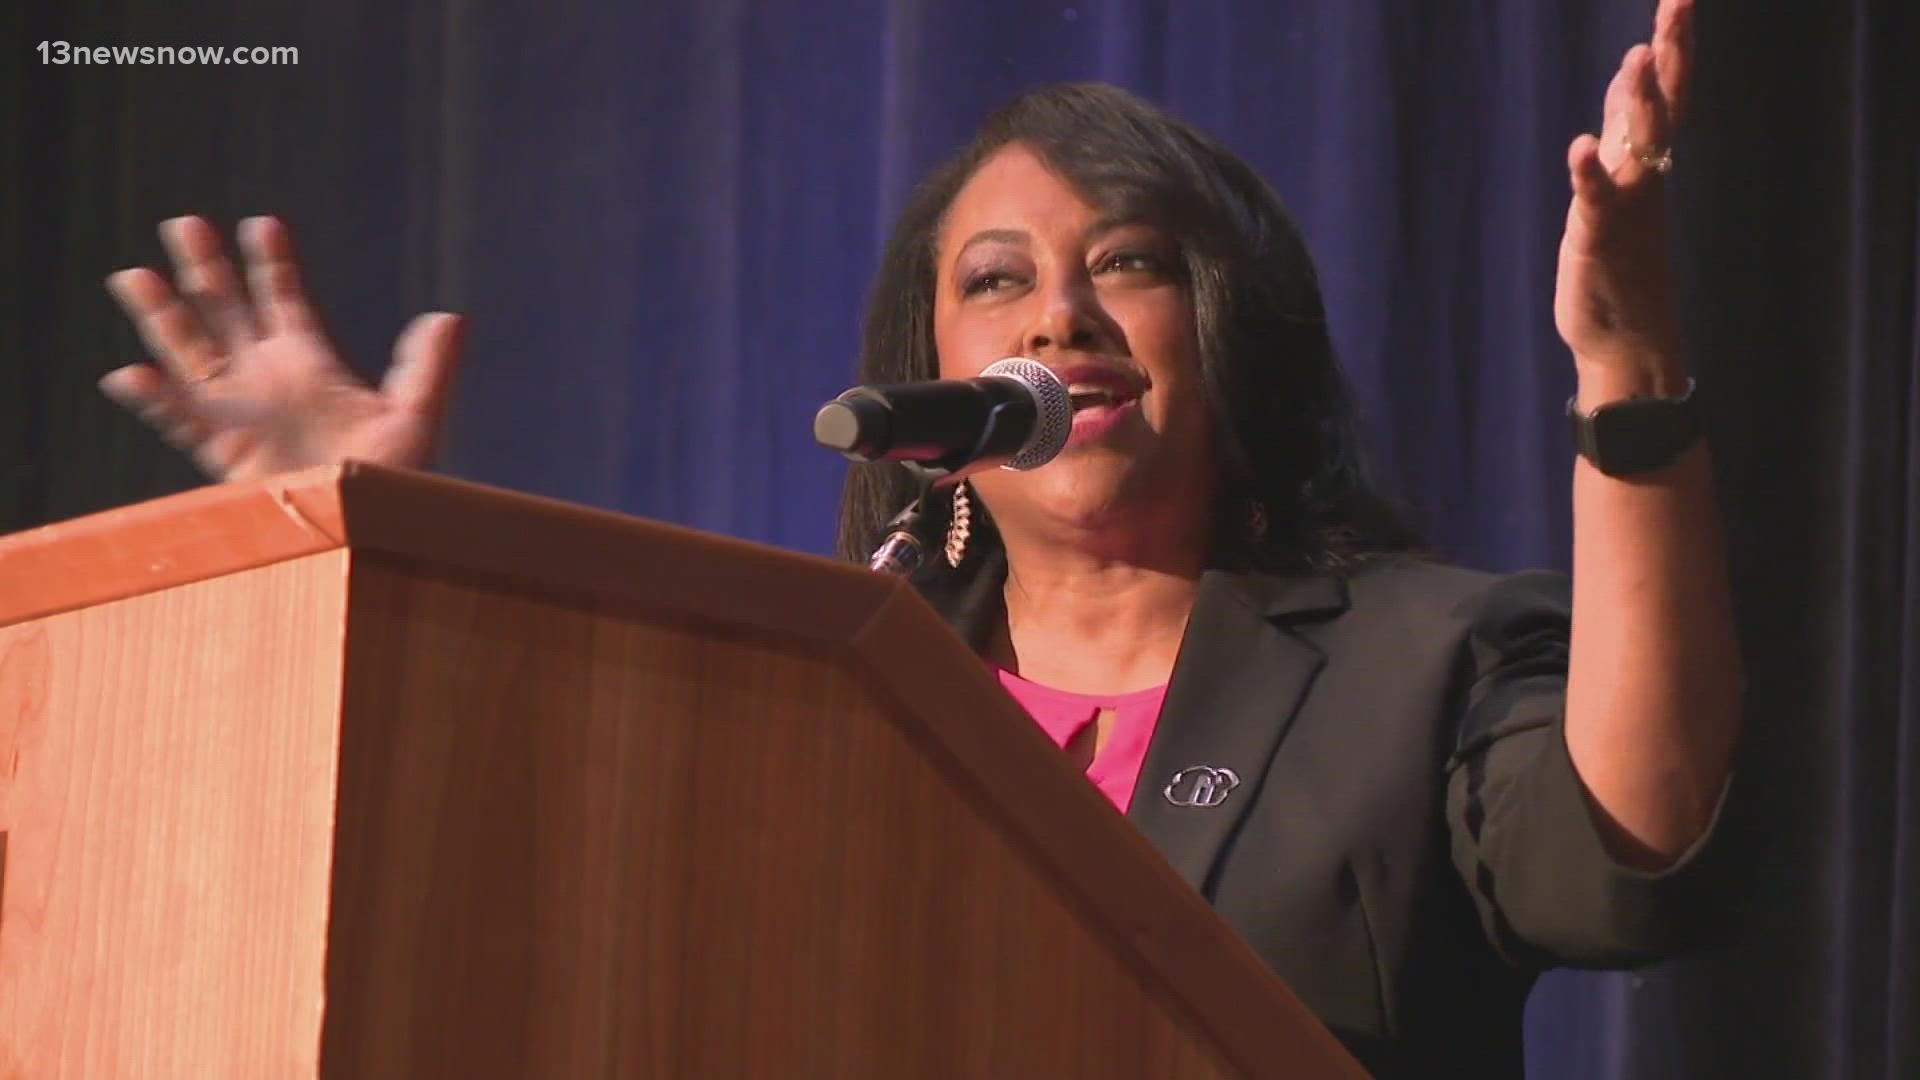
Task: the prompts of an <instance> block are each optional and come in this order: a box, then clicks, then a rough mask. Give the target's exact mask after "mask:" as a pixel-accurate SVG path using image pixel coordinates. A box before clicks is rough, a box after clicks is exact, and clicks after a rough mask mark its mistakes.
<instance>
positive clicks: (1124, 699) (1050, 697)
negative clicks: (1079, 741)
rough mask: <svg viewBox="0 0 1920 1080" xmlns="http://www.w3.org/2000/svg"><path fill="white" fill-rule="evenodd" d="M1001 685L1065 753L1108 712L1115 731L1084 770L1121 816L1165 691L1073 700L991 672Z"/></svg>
mask: <svg viewBox="0 0 1920 1080" xmlns="http://www.w3.org/2000/svg"><path fill="white" fill-rule="evenodd" d="M993 670H994V674H995V675H998V676H999V678H1000V685H1001V686H1003V687H1005V688H1006V691H1007V693H1008V694H1011V695H1012V696H1013V699H1014V700H1015V701H1017V702H1019V703H1020V707H1021V708H1023V709H1025V710H1027V715H1029V716H1031V717H1033V719H1034V721H1035V722H1036V723H1038V724H1039V725H1040V729H1041V730H1042V731H1045V732H1046V733H1047V736H1048V737H1049V738H1051V739H1052V740H1053V744H1054V745H1055V746H1058V747H1061V748H1062V749H1065V748H1066V746H1067V745H1068V744H1069V743H1071V742H1072V741H1073V738H1074V736H1076V735H1078V734H1079V733H1080V732H1081V730H1082V729H1084V728H1085V727H1086V726H1087V725H1088V724H1091V723H1093V721H1094V718H1095V717H1097V716H1098V715H1099V714H1100V710H1102V709H1112V710H1113V713H1114V717H1113V730H1112V731H1111V732H1109V733H1108V735H1107V745H1105V746H1103V747H1101V748H1100V752H1099V753H1097V754H1095V755H1094V758H1093V763H1092V764H1091V765H1088V766H1087V779H1089V780H1091V781H1093V786H1094V787H1097V788H1099V789H1100V792H1101V794H1103V795H1105V796H1106V797H1107V799H1108V800H1109V801H1111V802H1112V803H1113V805H1114V806H1116V807H1118V808H1119V809H1120V812H1121V813H1123V814H1124V813H1126V812H1127V805H1128V804H1129V803H1131V802H1132V801H1133V787H1134V784H1135V783H1136V782H1137V781H1138V780H1139V779H1140V766H1141V765H1142V764H1143V763H1145V761H1146V760H1147V743H1148V742H1149V741H1151V740H1152V739H1153V727H1154V725H1155V724H1157V723H1159V721H1160V706H1161V704H1162V703H1163V702H1165V701H1166V698H1167V688H1166V686H1165V685H1161V686H1155V687H1152V688H1150V689H1147V690H1135V691H1133V692H1132V693H1128V694H1074V693H1069V692H1067V691H1065V690H1055V689H1054V688H1052V687H1050V686H1041V685H1040V684H1039V683H1036V682H1030V681H1028V680H1026V679H1023V678H1021V677H1020V676H1018V675H1015V674H1014V673H1013V672H1011V671H1008V670H1006V669H1005V668H1001V667H999V666H997V665H996V666H995V667H994V669H993Z"/></svg>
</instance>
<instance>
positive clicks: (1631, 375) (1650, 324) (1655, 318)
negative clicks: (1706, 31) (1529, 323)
mask: <svg viewBox="0 0 1920 1080" xmlns="http://www.w3.org/2000/svg"><path fill="white" fill-rule="evenodd" d="M1692 66H1693V0H1661V3H1660V7H1659V10H1658V11H1657V12H1656V13H1655V14H1654V19H1653V43H1652V44H1651V45H1646V44H1642V45H1635V46H1634V47H1633V48H1632V49H1630V50H1628V52H1627V55H1626V57H1625V58H1624V59H1622V60H1621V62H1620V70H1619V72H1618V73H1616V74H1615V75H1614V77H1613V82H1612V83H1611V84H1609V85H1608V87H1607V97H1606V103H1605V108H1606V113H1605V119H1604V121H1603V123H1602V126H1601V130H1600V135H1599V137H1598V138H1596V137H1594V136H1592V135H1581V136H1580V137H1579V138H1577V139H1575V140H1574V141H1573V145H1572V146H1571V147H1569V148H1568V151H1567V166H1568V169H1569V171H1570V172H1571V174H1572V179H1573V202H1572V205H1571V206H1570V207H1569V208H1568V210H1567V231H1566V234H1565V235H1564V236H1563V237H1562V238H1561V241H1560V269H1559V282H1558V286H1557V289H1556V291H1555V294H1554V300H1553V317H1554V323H1555V325H1556V326H1557V327H1558V328H1559V331H1560V336H1561V337H1562V338H1563V339H1564V340H1565V341H1566V343H1567V346H1568V347H1569V348H1571V349H1572V350H1573V356H1574V361H1575V365H1576V367H1577V368H1579V370H1580V374H1581V380H1582V383H1583V386H1584V384H1585V383H1587V382H1588V381H1589V377H1592V378H1593V379H1594V380H1597V381H1604V382H1606V383H1608V384H1621V385H1643V386H1645V387H1646V389H1647V391H1648V392H1652V393H1659V394H1669V393H1677V392H1678V388H1677V386H1676V385H1675V384H1676V383H1678V382H1679V381H1680V379H1681V362H1680V355H1679V353H1680V331H1679V317H1678V313H1677V310H1676V309H1677V300H1676V296H1675V288H1674V280H1673V273H1672V268H1671V266H1670V265H1669V263H1668V239H1667V208H1666V172H1667V169H1668V168H1670V167H1671V164H1672V160H1673V159H1672V157H1671V152H1670V150H1669V148H1670V147H1671V146H1672V139H1673V134H1674V132H1675V131H1677V130H1678V129H1679V126H1680V119H1681V115H1682V113H1683V112H1684V111H1685V107H1686V93H1687V80H1688V76H1689V75H1690V74H1691V69H1692Z"/></svg>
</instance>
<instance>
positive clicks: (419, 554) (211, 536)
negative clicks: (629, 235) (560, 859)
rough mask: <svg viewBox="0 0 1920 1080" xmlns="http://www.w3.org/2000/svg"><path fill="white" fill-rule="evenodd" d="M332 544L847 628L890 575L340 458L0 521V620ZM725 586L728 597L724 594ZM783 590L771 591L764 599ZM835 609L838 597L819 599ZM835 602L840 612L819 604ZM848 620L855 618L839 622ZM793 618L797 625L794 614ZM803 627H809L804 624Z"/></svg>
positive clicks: (535, 583)
mask: <svg viewBox="0 0 1920 1080" xmlns="http://www.w3.org/2000/svg"><path fill="white" fill-rule="evenodd" d="M339 548H347V549H350V550H353V551H356V552H361V551H364V552H378V553H382V554H386V555H392V556H398V557H400V558H403V559H407V560H411V561H413V562H415V563H418V564H425V565H429V566H443V567H445V568H447V569H450V570H456V571H467V572H472V573H480V574H486V575H489V576H493V577H498V578H504V579H507V580H512V581H514V582H516V583H517V584H520V585H524V586H530V587H533V588H535V589H541V588H544V587H551V588H552V589H554V590H556V591H564V592H569V593H575V594H579V593H585V594H588V595H593V596H605V597H608V598H626V599H630V600H636V601H640V602H643V603H649V604H664V605H666V606H668V607H672V608H687V607H689V606H691V607H692V608H693V609H694V610H689V611H687V612H686V613H688V614H697V613H698V612H699V609H702V608H709V607H716V606H717V608H718V609H719V610H717V611H714V612H713V614H716V615H725V614H726V613H727V611H728V610H729V609H732V610H733V613H734V614H736V615H740V616H750V615H752V604H751V603H750V602H751V601H752V600H755V599H757V600H758V601H759V603H760V604H761V605H762V606H765V605H768V604H769V602H770V601H773V600H775V599H776V598H777V597H778V596H779V595H780V594H784V593H791V592H793V591H795V590H797V591H798V592H799V593H801V594H804V595H805V596H806V598H807V599H809V600H811V601H815V602H818V601H820V600H821V599H822V598H823V597H834V598H837V600H836V602H835V603H831V604H829V605H828V609H827V610H826V611H815V612H814V613H813V614H814V616H815V617H816V618H818V617H825V618H826V621H827V622H829V623H832V624H834V625H833V626H831V628H829V627H826V626H821V627H819V628H818V629H819V630H823V631H825V632H828V633H841V634H846V633H851V632H852V631H853V630H854V629H857V626H858V625H859V622H860V621H863V620H864V619H865V618H866V617H870V616H871V614H872V613H873V611H874V610H876V609H877V608H878V606H879V604H880V603H881V602H882V600H883V599H884V598H885V596H886V595H887V594H889V593H891V592H893V591H895V590H897V589H901V588H905V586H904V584H903V583H900V582H897V581H893V580H891V579H886V578H882V577H880V576H878V575H875V574H872V573H869V572H868V571H866V570H864V569H862V568H859V567H853V566H849V565H846V564H843V563H838V562H835V561H832V560H828V559H822V558H819V557H817V556H813V555H806V554H801V553H798V552H791V551H784V550H780V549H777V548H772V547H767V546H765V545H760V544H754V543H751V542H748V541H745V540H739V539H735V538H732V537H726V536H720V535H717V534H713V533H706V532H701V531H699V530H695V529H689V528H685V527H682V526H677V525H669V524H665V523H662V522H657V521H648V520H645V519H642V518H637V517H633V516H630V515H626V514H621V513H617V512H614V511H610V510H600V509H595V508H591V507H586V506H580V505H577V504H573V503H568V502H565V501H563V500H559V499H553V498H547V497H544V496H538V495H530V494H526V493H523V492H515V491H508V490H505V489H502V488H496V487H491V486H488V485H485V484H478V483H474V482H471V481H466V480H459V479H454V478H452V477H446V476H441V475H437V474H432V473H425V472H417V471H413V470H407V469H395V468H388V467H384V466H378V465H370V464H366V463H364V462H357V461H346V462H341V463H339V464H337V465H328V466H322V467H319V468H314V469H308V470H304V471H301V472H296V473H287V474H283V475H279V476H273V477H267V478H264V479H260V480H253V481H245V482H239V483H224V484H213V485H209V486H206V487H201V488H196V489H194V490H191V491H186V492H181V493H179V494H175V495H168V496H163V497H161V498H157V499H151V500H148V501H146V502H141V503H135V504H133V505H130V506H124V507H118V508H115V509H112V510H105V511H101V512H99V513H95V514H90V515H87V516H84V517H79V518H75V519H72V520H70V521H63V522H56V523H53V524H49V525H43V526H40V527H38V528H33V529H28V530H25V531H23V532H19V533H15V534H13V535H10V536H5V537H0V626H9V625H13V624H15V623H20V622H24V621H27V620H30V619H35V618H40V617H43V616H46V615H51V614H56V613H59V612H63V611H72V610H76V609H79V608H84V607H88V606H91V605H94V604H100V603H107V602H111V601H114V600H120V599H125V598H127V597H132V596H139V595H144V594H147V593H151V592H156V591H159V590H161V589H168V588H173V587H176V586H180V585H187V584H192V583H194V582H197V581H205V580H208V579H210V578H216V577H222V576H225V575H227V574H233V573H238V572H241V571H244V570H250V569H254V568H257V567H261V566H267V565H271V564H273V563H277V562H282V561H285V560H288V559H296V558H300V557H303V556H307V555H314V554H318V553H320V552H324V551H330V550H335V549H339ZM729 596H735V597H739V598H740V599H741V600H742V601H744V602H743V603H732V604H730V603H726V602H725V601H726V600H727V598H728V597H729ZM774 606H787V605H774ZM835 609H839V610H837V611H836V610H835ZM835 614H838V615H840V616H841V618H838V619H835V618H833V616H834V615H835ZM848 620H855V621H854V622H853V625H851V626H849V625H847V621H848ZM793 629H795V630H800V629H803V628H802V627H800V626H797V625H796V626H795V627H793ZM808 636H813V635H811V634H809V635H808Z"/></svg>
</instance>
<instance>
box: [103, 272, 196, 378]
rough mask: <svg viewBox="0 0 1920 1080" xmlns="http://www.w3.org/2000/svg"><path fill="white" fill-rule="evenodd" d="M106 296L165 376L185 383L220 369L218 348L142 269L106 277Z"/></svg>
mask: <svg viewBox="0 0 1920 1080" xmlns="http://www.w3.org/2000/svg"><path fill="white" fill-rule="evenodd" d="M107 291H108V292H110V293H112V294H113V298H114V299H115V300H117V301H119V303H120V309H121V310H122V311H125V312H126V313H127V318H128V319H130V320H131V321H132V322H133V328H134V330H135V331H136V332H137V333H138V334H139V335H140V340H141V342H143V343H144V344H145V345H146V347H147V351H148V352H151V353H152V354H153V358H154V359H155V360H157V361H159V362H160V365H161V367H162V368H164V369H165V370H166V372H167V374H169V375H171V376H173V377H174V378H175V379H178V380H181V381H182V382H186V381H191V380H194V379H196V378H205V377H206V376H208V375H210V374H212V373H214V372H217V371H219V370H220V368H221V365H222V364H223V363H224V362H225V361H224V356H223V354H222V353H221V351H220V347H219V345H218V343H217V342H215V341H214V340H213V338H212V337H210V336H209V335H208V334H207V332H206V328H205V327H203V326H202V325H201V324H200V318H199V316H198V315H197V314H195V313H194V310H193V309H192V308H191V307H189V306H188V305H187V304H186V303H185V302H184V301H182V300H181V299H180V297H179V296H177V295H176V294H175V293H174V291H173V288H172V286H170V285H168V284H167V281H166V279H165V278H163V277H161V276H160V275H159V274H156V273H154V272H153V271H151V270H147V269H145V268H141V269H135V270H122V271H120V272H118V273H116V274H111V275H109V276H108V277H107Z"/></svg>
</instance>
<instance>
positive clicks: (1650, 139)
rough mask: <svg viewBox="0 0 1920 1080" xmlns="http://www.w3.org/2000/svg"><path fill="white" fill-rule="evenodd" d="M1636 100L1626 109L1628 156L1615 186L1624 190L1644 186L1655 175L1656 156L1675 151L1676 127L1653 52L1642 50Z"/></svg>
mask: <svg viewBox="0 0 1920 1080" xmlns="http://www.w3.org/2000/svg"><path fill="white" fill-rule="evenodd" d="M1628 79H1630V81H1632V96H1630V100H1628V106H1626V115H1628V129H1626V131H1628V154H1626V161H1622V165H1620V169H1619V171H1617V173H1615V183H1617V184H1620V186H1626V184H1634V183H1640V181H1642V179H1645V177H1647V175H1649V173H1653V171H1655V167H1653V165H1651V161H1653V156H1655V154H1665V152H1668V150H1670V148H1672V125H1668V123H1667V100H1665V98H1661V85H1659V75H1657V73H1655V69H1653V48H1651V46H1647V48H1644V50H1642V54H1640V58H1638V61H1636V65H1634V69H1632V73H1630V75H1628Z"/></svg>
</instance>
